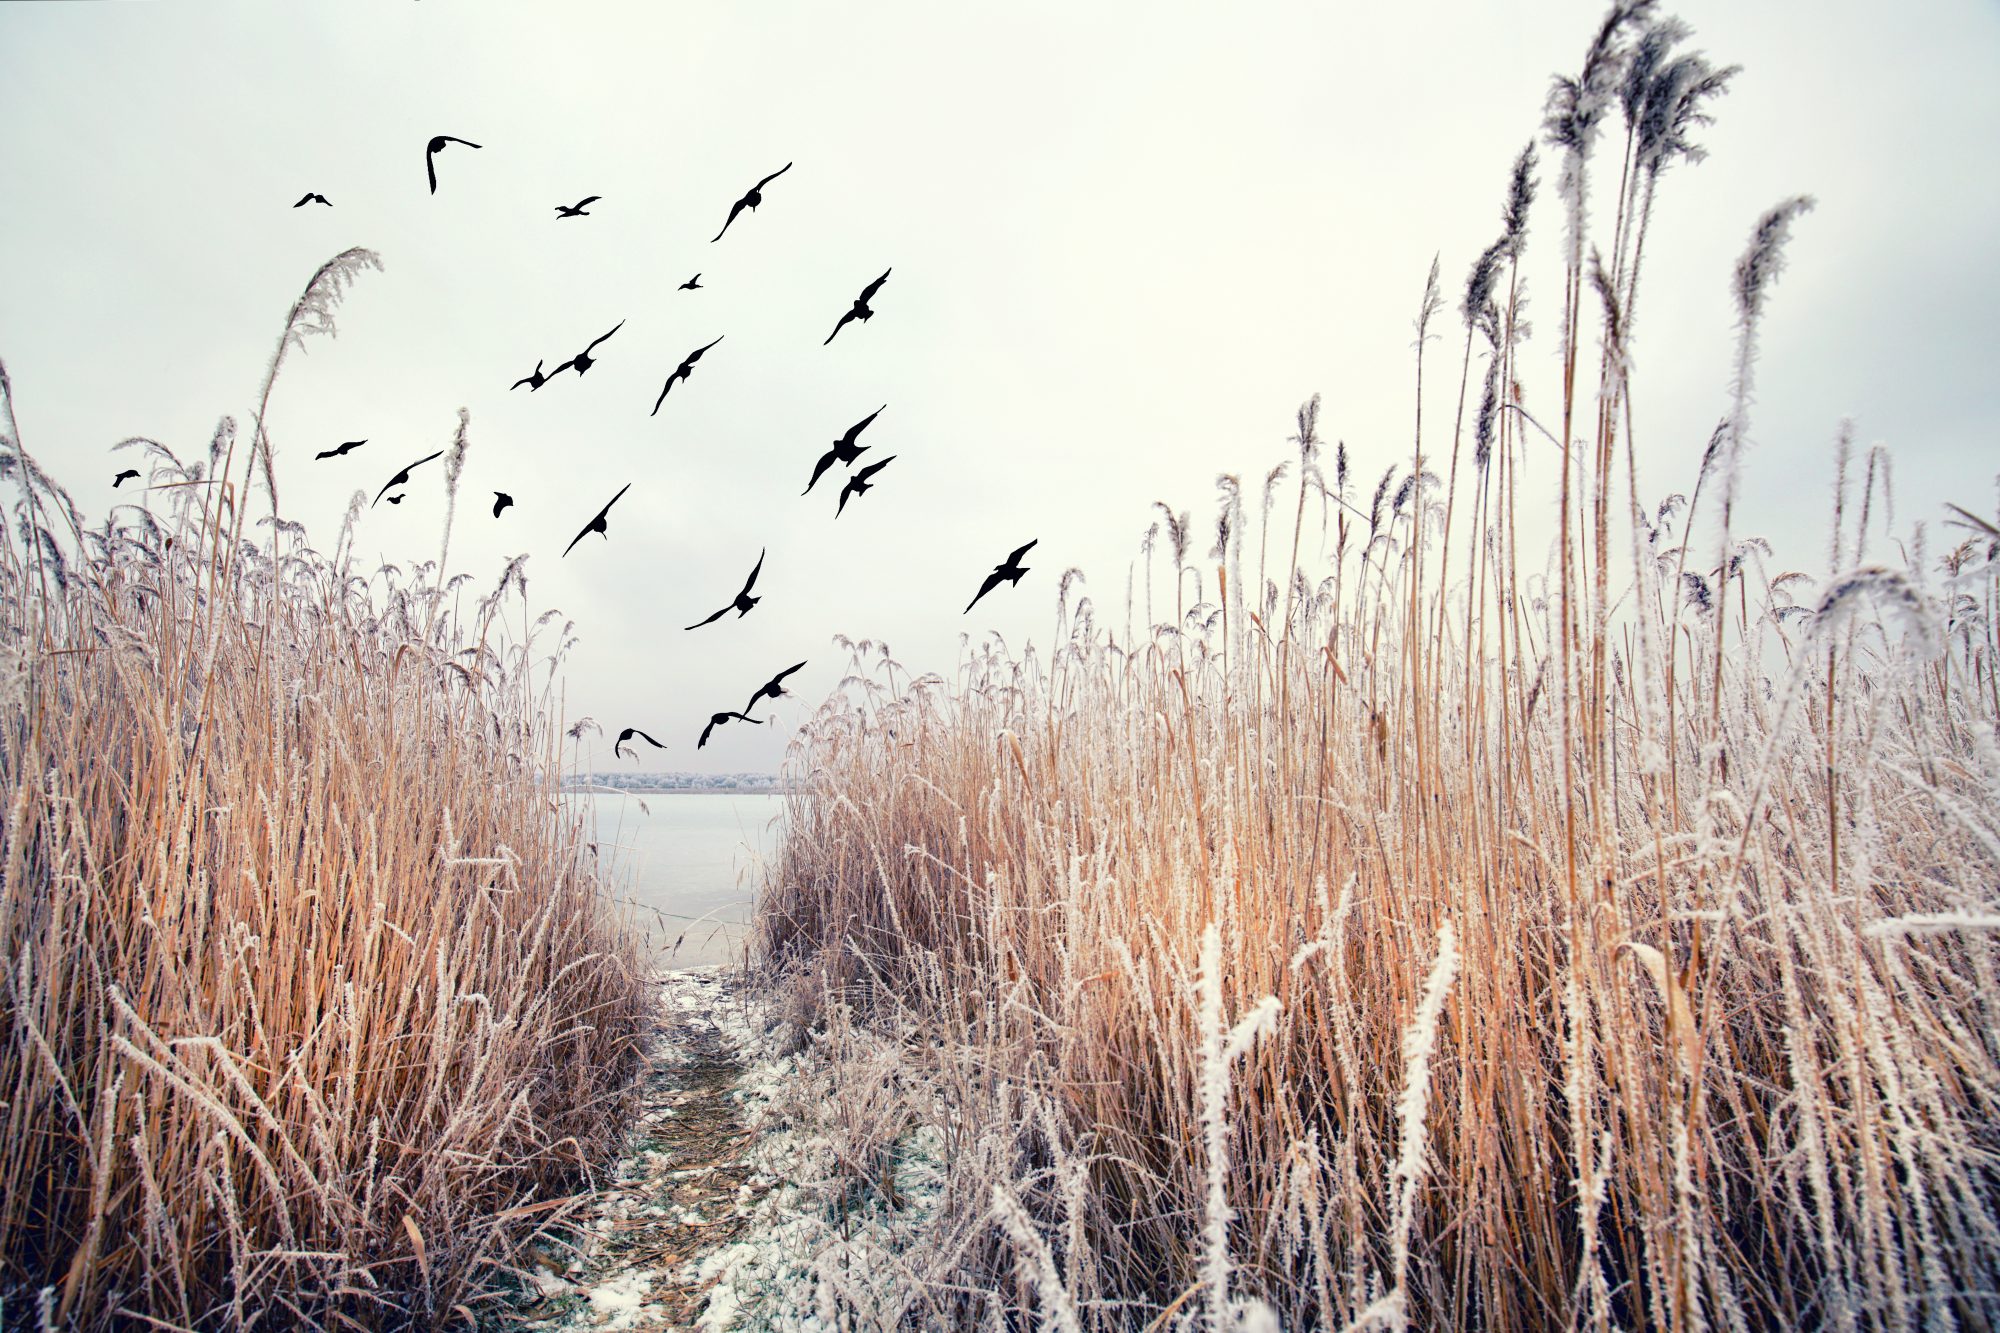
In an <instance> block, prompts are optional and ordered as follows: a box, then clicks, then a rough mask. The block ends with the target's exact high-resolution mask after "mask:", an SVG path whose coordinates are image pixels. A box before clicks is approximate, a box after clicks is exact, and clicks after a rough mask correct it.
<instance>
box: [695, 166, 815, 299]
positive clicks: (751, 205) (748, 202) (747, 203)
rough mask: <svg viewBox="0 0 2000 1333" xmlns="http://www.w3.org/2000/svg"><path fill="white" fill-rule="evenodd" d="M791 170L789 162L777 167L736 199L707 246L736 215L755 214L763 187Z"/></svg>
mask: <svg viewBox="0 0 2000 1333" xmlns="http://www.w3.org/2000/svg"><path fill="white" fill-rule="evenodd" d="M791 169H792V164H791V163H789V162H787V163H785V165H784V166H782V167H779V168H778V169H777V170H776V171H774V172H772V173H771V174H770V175H768V176H766V177H765V178H764V179H763V180H760V181H758V182H757V183H756V184H755V185H753V186H751V187H750V193H748V194H746V195H744V196H743V197H742V198H741V199H738V200H737V201H736V202H735V203H733V204H731V205H730V206H729V218H728V220H727V221H725V222H724V223H723V224H722V231H719V232H717V233H715V236H714V238H713V239H712V240H710V241H709V244H710V245H714V244H715V242H716V241H719V240H721V239H722V232H723V231H728V230H729V224H730V223H731V222H734V221H736V215H737V214H738V213H741V212H742V211H743V210H744V209H746V208H747V209H749V210H750V211H751V212H752V213H755V212H756V211H757V205H759V204H761V203H763V202H764V187H765V186H766V185H769V184H770V183H771V182H772V181H774V180H776V179H778V177H780V176H782V175H784V174H785V173H786V172H788V171H790V170H791ZM695 276H696V277H700V276H701V275H700V274H696V275H695Z"/></svg>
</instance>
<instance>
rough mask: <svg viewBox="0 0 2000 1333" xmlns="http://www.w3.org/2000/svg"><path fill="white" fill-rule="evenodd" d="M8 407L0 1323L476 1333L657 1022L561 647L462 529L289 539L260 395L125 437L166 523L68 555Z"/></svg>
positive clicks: (126, 522) (453, 450)
mask: <svg viewBox="0 0 2000 1333" xmlns="http://www.w3.org/2000/svg"><path fill="white" fill-rule="evenodd" d="M374 262H375V261H374V257H373V256H372V255H369V254H367V253H366V252H362V251H352V252H349V253H348V254H346V255H343V256H341V257H339V258H338V259H336V260H334V261H333V262H331V263H329V264H328V265H327V266H326V267H325V268H323V269H322V270H321V271H320V273H319V274H318V275H317V276H316V277H315V278H314V280H313V283H312V285H311V286H309V287H308V288H307V290H306V293H305V295H304V296H303V297H302V298H301V300H300V302H299V303H298V305H297V306H296V307H295V308H294V309H293V311H292V314H291V317H290V319H289V320H288V322H287V326H286V330H285V335H284V341H283V342H281V344H280V347H279V352H278V355H277V356H276V357H274V359H273V362H272V366H271V374H270V376H269V377H268V378H267V380H266V384H265V393H264V400H265V401H266V402H268V399H269V397H270V392H271V386H272V382H273V381H275V379H276V376H277V371H278V368H279V365H280V364H281V363H282V361H283V360H284V357H285V353H286V350H287V349H288V348H295V347H298V346H301V345H302V343H303V340H304V338H305V337H307V336H309V335H311V334H313V333H322V332H330V331H331V328H332V315H333V312H334V308H335V306H336V305H337V303H338V301H339V299H340V297H341V295H342V294H343V292H344V291H345V289H346V286H347V284H348V283H350V282H351V281H353V279H354V277H355V276H356V275H357V274H359V273H360V272H362V271H364V270H365V269H366V268H368V267H370V266H371V265H373V264H374ZM0 392H4V393H5V395H6V406H7V409H8V412H7V418H6V422H5V426H6V438H5V440H4V442H3V443H4V453H0V466H4V469H5V471H6V473H7V474H8V475H9V476H10V477H11V479H12V480H13V481H14V482H16V483H18V484H19V486H20V488H21V491H20V493H21V496H22V498H21V500H20V502H19V504H18V505H17V506H16V515H17V519H18V522H17V523H16V524H15V525H12V526H13V527H14V529H15V531H13V532H10V534H9V536H8V540H7V541H6V543H5V546H4V549H3V550H0V667H4V671H0V675H4V680H0V789H4V792H5V800H6V844H5V849H4V859H3V860H0V865H4V876H5V878H4V887H0V963H4V972H5V984H4V986H0V1033H4V1037H0V1097H4V1101H0V1123H4V1126H5V1134H4V1139H0V1323H4V1324H5V1325H6V1326H7V1327H22V1328H28V1327H36V1326H40V1327H45V1328H110V1327H121V1328H123V1327H149V1328H179V1329H219V1328H254V1327H262V1328H295V1327H316V1328H350V1329H375V1328H441V1327H446V1326H449V1325H457V1326H462V1327H467V1326H471V1324H472V1323H473V1321H474V1320H476V1319H477V1318H478V1317H480V1315H481V1314H482V1313H483V1312H485V1311H487V1310H488V1309H490V1308H491V1307H492V1305H493V1302H494V1300H495V1293H496V1292H497V1291H500V1290H502V1289H505V1288H506V1287H507V1285H508V1281H509V1274H510V1273H511V1272H517V1271H518V1269H519V1268H520V1267H523V1266H525V1265H524V1264H523V1263H521V1262H519V1261H517V1255H518V1254H519V1253H520V1249H521V1247H522V1246H523V1245H524V1244H526V1243H528V1242H529V1241H531V1240H533V1239H534V1238H536V1237H537V1236H538V1235H546V1233H547V1232H548V1230H549V1228H550V1227H552V1226H554V1225H556V1224H558V1223H560V1222H561V1221H562V1220H563V1218H564V1217H565V1215H566V1213H567V1212H568V1210H569V1209H571V1208H572V1207H573V1202H572V1200H571V1198H570V1196H571V1194H572V1192H573V1191H575V1190H577V1189H578V1188H579V1186H580V1185H582V1184H584V1183H585V1181H586V1176H585V1172H586V1170H587V1168H588V1167H589V1166H590V1165H591V1164H594V1163H598V1162H601V1161H604V1160H606V1159H607V1158H608V1157H609V1156H611V1155H612V1153H613V1149H614V1146H615V1143H616V1140H617V1138H618V1136H619V1134H620V1132H621V1130H622V1125H621V1121H620V1117H619V1115H618V1114H617V1112H618V1109H619V1106H620V1104H621V1101H620V1099H621V1098H622V1097H623V1096H624V1095H625V1094H626V1091H627V1087H628V1084H629V1081H630V1077H631V1074H632V1071H633V1070H634V1068H635V1064H636V1051H635V1040H634V1039H635V1036H636V1034H637V1032H638V1029H639V1027H640V1025H641V1021H642V1012H643V1002H644V994H643V971H642V968H641V966H640V964H639V962H638V959H637V954H636V952H635V950H634V947H633V944H632V941H631V939H630V937H629V935H628V934H627V932H626V931H625V929H624V927H623V926H621V925H620V924H619V923H618V922H617V921H616V920H615V919H614V918H613V917H612V916H611V915H610V913H609V910H608V909H607V907H606V906H605V902H604V899H603V898H602V896H601V895H600V892H599V888H598V880H597V876H596V871H595V865H594V861H593V859H592V855H591V853H590V851H589V849H588V848H587V846H586V844H585V843H584V841H583V838H584V834H583V832H582V830H581V829H580V827H578V826H577V825H576V824H575V822H574V821H573V820H571V819H569V818H567V817H565V816H564V815H563V814H562V812H561V807H560V804H559V801H558V785H557V784H558V779H559V776H560V767H561V734H560V728H559V727H558V724H557V719H558V716H559V711H558V708H557V699H556V696H555V695H554V694H553V693H552V686H551V680H552V678H553V676H554V673H555V670H556V667H557V665H558V663H559V660H560V657H561V645H560V644H556V645H550V644H548V643H547V642H545V640H547V639H548V638H549V637H551V632H550V630H549V628H548V627H547V626H546V624H545V622H546V621H547V619H548V617H547V616H544V617H542V618H541V619H540V620H535V619H531V618H530V613H529V612H528V610H527V607H526V585H525V579H524V577H523V574H522V570H521V568H520V565H519V562H516V564H515V565H513V566H510V567H509V568H508V570H507V571H506V574H505V575H504V576H503V577H502V578H501V579H500V580H499V582H498V585H497V586H496V587H493V588H491V589H489V590H485V591H484V594H483V595H481V594H480V591H479V590H475V589H468V588H466V586H465V582H466V580H465V576H462V575H461V576H458V577H451V578H448V577H447V576H446V573H445V564H444V562H445V560H446V559H447V557H448V553H449V529H448V528H447V531H446V534H445V543H444V545H443V547H442V548H441V549H440V552H439V556H438V559H437V561H435V562H427V563H425V564H423V565H420V566H418V567H416V568H415V569H412V570H400V569H397V568H395V567H385V568H382V569H377V570H373V571H369V572H365V573H364V572H359V571H357V570H356V569H355V568H354V562H353V560H352V558H351V555H352V552H351V542H350V537H351V532H352V528H353V525H354V523H355V521H356V518H357V516H358V514H359V512H360V509H361V506H362V504H363V503H364V497H361V496H357V497H356V498H355V502H354V504H353V505H352V506H351V507H350V509H349V513H348V522H347V525H346V526H345V527H344V528H343V530H342V533H341V540H340V542H339V543H338V544H337V545H336V547H335V550H334V552H333V553H332V554H331V555H325V554H322V553H320V552H316V551H314V550H312V549H310V548H309V547H307V546H306V545H305V543H304V539H303V537H304V534H303V533H302V532H301V531H300V530H299V529H298V528H297V527H296V525H293V524H290V523H288V522H286V521H284V520H283V519H282V518H280V517H279V510H278V505H277V489H276V479H275V475H274V469H273V468H272V467H271V466H270V454H271V450H270V447H269V444H268V441H267V440H266V439H265V438H264V434H263V430H262V426H261V415H262V411H263V405H262V404H261V403H260V406H259V409H258V412H259V415H258V419H257V422H256V423H255V425H254V427H253V429H252V431H251V432H250V433H249V435H250V438H249V439H248V441H247V442H245V443H244V445H243V447H241V448H239V447H238V441H237V439H236V431H235V427H234V426H233V424H232V423H230V422H228V421H226V420H225V421H224V423H223V425H222V427H221V428H220V429H219V430H218V432H217V434H216V437H215V440H214V442H213V445H212V446H211V448H210V450H209V453H208V456H207V458H205V459H198V460H191V461H187V462H183V461H182V460H181V459H180V458H178V457H177V456H175V454H173V453H172V452H171V451H170V450H168V449H167V448H166V447H165V446H162V445H160V444H157V443H155V442H152V441H145V440H134V441H127V442H126V444H125V445H123V446H120V447H121V448H124V449H128V450H130V451H136V454H137V456H138V464H137V465H139V466H141V467H143V468H144V469H145V470H146V472H147V473H148V476H147V478H146V481H147V482H149V483H150V486H151V490H150V492H149V495H150V499H149V501H148V503H147V504H146V505H145V506H143V507H142V506H138V505H124V506H119V507H118V508H116V509H114V511H113V512H112V514H111V516H110V517H109V518H108V519H106V520H105V521H104V522H103V523H102V524H100V525H98V526H95V527H90V526H86V525H85V523H84V521H83V518H82V516H81V515H80V514H78V513H77V511H76V509H75V507H74V506H73V505H72V504H71V503H70V502H69V500H68V497H67V496H66V495H65V494H64V493H63V492H62V490H61V488H60V487H59V486H58V485H57V484H56V483H55V482H54V480H53V479H51V478H49V477H47V476H46V475H44V474H43V473H42V471H41V470H40V469H39V468H38V467H37V466H36V464H35V463H34V461H33V458H32V456H31V455H30V454H29V453H28V452H26V451H25V450H24V448H23V446H22V441H21V439H20V435H19V432H18V429H17V428H16V426H15V424H14V419H13V399H12V392H11V387H10V386H7V385H6V383H5V378H4V372H0ZM468 447H469V442H468V437H467V423H466V421H465V419H464V416H463V414H461V417H460V422H459V428H458V432H457V435H456V437H455V438H454V440H453V442H452V444H451V445H450V457H449V459H448V463H449V468H448V481H449V483H450V484H452V485H453V486H454V488H455V485H456V481H457V476H458V470H459V468H460V467H461V466H462V464H463V461H464V456H465V452H466V450H467V448H468ZM128 456H132V455H130V454H128ZM253 509H254V510H256V511H258V512H260V513H263V514H264V517H263V518H262V519H261V520H252V519H251V518H250V513H251V511H252V510H253ZM552 647H553V653H552V652H551V648H552Z"/></svg>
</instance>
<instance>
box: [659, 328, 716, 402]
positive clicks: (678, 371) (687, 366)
mask: <svg viewBox="0 0 2000 1333" xmlns="http://www.w3.org/2000/svg"><path fill="white" fill-rule="evenodd" d="M721 341H722V339H721V338H717V339H716V340H715V343H719V342H721ZM715 343H709V344H708V346H707V347H697V348H695V349H694V350H693V351H692V352H689V353H688V354H687V355H686V356H685V357H683V358H682V359H681V363H680V365H678V366H676V367H675V368H674V373H673V374H671V375H669V376H667V387H666V388H664V389H661V390H660V396H659V397H658V398H655V399H654V400H653V410H652V413H651V415H653V416H658V415H660V404H661V403H664V402H666V401H667V394H668V393H669V392H671V391H672V389H673V387H674V381H675V380H684V379H687V378H689V377H690V376H692V375H693V374H694V363H695V362H697V361H699V360H701V354H702V353H703V352H706V351H707V350H708V348H709V347H713V346H715Z"/></svg>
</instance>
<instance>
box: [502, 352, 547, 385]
mask: <svg viewBox="0 0 2000 1333" xmlns="http://www.w3.org/2000/svg"><path fill="white" fill-rule="evenodd" d="M548 382H549V377H548V376H547V375H544V374H543V373H542V359H541V358H540V357H536V358H535V368H534V369H533V370H532V371H530V372H529V373H528V374H526V375H523V376H521V378H520V379H517V380H515V381H514V382H513V383H512V384H510V385H508V386H507V392H508V393H512V392H514V390H516V389H518V388H520V387H521V386H522V385H523V384H525V385H527V386H528V392H529V393H533V392H534V391H535V390H537V389H539V388H541V387H542V386H543V385H544V384H547V383H548Z"/></svg>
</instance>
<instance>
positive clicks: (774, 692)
mask: <svg viewBox="0 0 2000 1333" xmlns="http://www.w3.org/2000/svg"><path fill="white" fill-rule="evenodd" d="M804 666H805V663H804V662H798V663H794V664H793V665H791V666H788V667H786V668H785V669H784V670H783V671H780V672H779V673H778V674H777V675H775V676H773V677H771V678H770V679H769V680H767V681H765V682H764V683H763V684H762V685H759V686H758V687H757V692H756V693H755V694H753V695H751V696H750V702H749V703H747V704H744V705H743V711H744V712H745V713H748V712H749V711H750V710H751V709H753V708H755V707H756V706H757V701H758V700H759V699H770V700H771V701H772V702H773V703H775V702H777V701H778V700H779V699H782V698H784V697H785V696H786V695H788V694H790V693H791V691H790V690H788V689H786V688H785V677H787V676H789V675H791V674H792V673H793V672H795V671H798V670H801V669H802V668H804ZM696 748H699V747H696Z"/></svg>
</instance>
